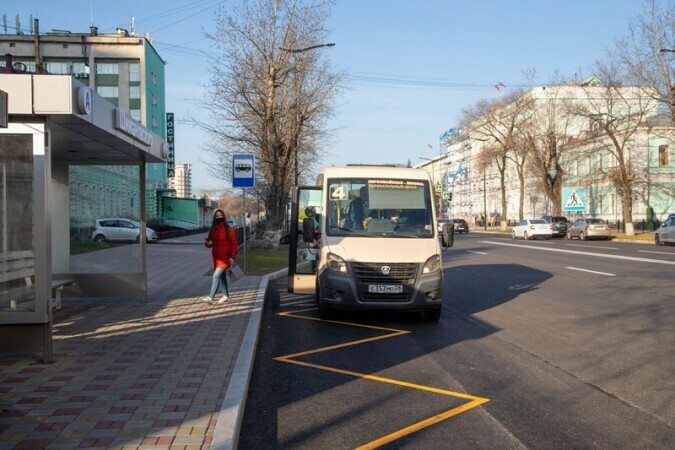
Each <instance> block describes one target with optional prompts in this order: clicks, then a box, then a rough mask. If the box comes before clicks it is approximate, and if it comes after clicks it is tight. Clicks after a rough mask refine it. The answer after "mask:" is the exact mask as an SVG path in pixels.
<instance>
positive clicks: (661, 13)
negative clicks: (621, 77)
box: [611, 0, 675, 124]
mask: <svg viewBox="0 0 675 450" xmlns="http://www.w3.org/2000/svg"><path fill="white" fill-rule="evenodd" d="M674 45H675V5H674V4H673V2H672V0H666V1H661V0H645V1H644V9H643V10H642V13H641V14H640V15H639V16H638V17H636V18H635V19H634V20H633V21H632V22H631V23H630V27H629V30H628V35H627V36H625V37H623V38H621V39H618V40H617V41H616V43H615V45H614V48H613V49H612V51H611V55H612V57H613V56H614V55H616V56H617V57H618V58H619V60H620V61H621V63H622V66H623V69H624V71H625V73H626V75H627V77H628V80H629V81H630V82H631V83H632V84H633V85H635V86H641V87H644V88H645V93H646V94H647V95H649V96H650V97H652V98H653V99H654V100H656V101H658V102H659V103H661V104H662V105H665V106H667V107H668V109H669V111H670V116H671V123H672V124H675V79H673V71H672V66H673V58H674V57H675V47H674Z"/></svg>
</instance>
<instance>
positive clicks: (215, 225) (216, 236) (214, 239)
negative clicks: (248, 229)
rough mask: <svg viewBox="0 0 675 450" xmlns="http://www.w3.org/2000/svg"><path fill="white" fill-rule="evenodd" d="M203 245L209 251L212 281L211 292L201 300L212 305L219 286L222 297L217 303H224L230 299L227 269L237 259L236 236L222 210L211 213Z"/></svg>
mask: <svg viewBox="0 0 675 450" xmlns="http://www.w3.org/2000/svg"><path fill="white" fill-rule="evenodd" d="M204 245H205V246H206V247H207V248H210V249H211V255H212V257H213V279H212V282H211V292H209V295H208V297H204V298H203V299H202V300H203V301H205V302H207V303H213V298H214V297H215V295H216V292H217V291H218V286H220V287H221V289H222V291H223V296H222V297H220V299H219V300H218V303H223V302H226V301H227V300H228V299H229V298H230V293H229V290H228V288H227V269H229V268H230V267H232V265H233V264H234V259H235V258H236V257H237V234H236V233H235V231H234V227H231V226H230V225H229V224H228V223H227V220H226V217H225V211H223V210H222V209H216V211H215V212H214V213H213V221H212V222H211V228H210V229H209V234H208V237H207V238H206V242H205V243H204Z"/></svg>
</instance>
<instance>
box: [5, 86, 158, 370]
mask: <svg viewBox="0 0 675 450" xmlns="http://www.w3.org/2000/svg"><path fill="white" fill-rule="evenodd" d="M0 91H1V92H0V102H2V103H3V104H2V105H0V116H2V117H0V222H1V226H0V233H1V234H0V245H1V246H2V256H1V257H0V357H2V356H3V355H4V356H8V355H9V356H13V355H38V356H41V357H42V359H43V360H44V361H46V362H49V361H51V360H52V308H53V305H54V302H53V299H54V298H55V297H56V298H60V296H61V295H62V291H63V290H64V289H65V290H66V291H67V293H68V295H69V296H73V297H109V298H115V297H127V298H128V297H132V298H143V299H144V298H145V296H146V291H147V270H146V252H145V245H146V243H145V240H144V239H140V244H139V245H128V246H126V247H127V248H126V249H122V250H118V252H117V255H118V256H117V257H118V258H119V259H120V260H121V261H123V264H121V265H118V266H109V267H106V266H105V265H101V266H97V267H96V268H95V270H88V269H91V268H90V267H81V266H78V264H77V262H76V261H75V260H74V258H73V255H71V251H70V242H71V236H70V234H71V233H70V229H71V225H70V221H71V207H70V198H71V189H72V184H71V180H70V174H71V173H72V172H71V168H72V167H73V166H80V165H89V166H106V167H108V166H110V167H117V166H131V167H135V168H136V169H135V170H137V173H138V177H137V180H138V191H139V192H140V195H139V201H138V204H137V209H138V213H139V217H140V223H141V230H140V236H145V198H146V195H145V173H146V171H145V166H146V164H147V163H161V162H165V161H166V156H167V146H166V143H165V142H164V141H163V140H162V139H161V138H160V137H159V136H157V135H155V134H153V133H152V132H150V131H149V130H148V129H146V128H145V127H143V126H142V125H141V124H140V123H138V122H136V121H135V120H133V119H132V118H131V117H130V116H129V114H128V113H127V112H126V111H124V110H122V109H120V108H118V107H117V106H115V105H114V104H112V103H110V102H109V101H107V100H106V99H104V98H103V97H100V96H99V95H98V94H96V93H95V92H94V91H93V90H92V89H91V88H90V87H88V86H85V85H84V84H82V83H80V82H79V81H77V80H76V79H75V78H73V77H70V76H61V75H35V74H0ZM5 94H6V95H5ZM94 195H95V194H94ZM101 201H103V200H102V199H101ZM104 206H105V205H103V207H104ZM102 209H103V210H104V209H105V208H102ZM89 266H91V264H90V265H89Z"/></svg>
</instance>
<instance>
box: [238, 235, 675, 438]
mask: <svg viewBox="0 0 675 450" xmlns="http://www.w3.org/2000/svg"><path fill="white" fill-rule="evenodd" d="M444 268H445V282H446V286H445V294H444V298H445V302H444V311H443V315H442V317H441V320H440V321H439V322H438V323H437V324H430V323H425V322H424V321H422V320H420V316H418V315H417V314H393V313H390V314H382V313H373V314H355V313H344V314H339V315H337V316H336V317H335V320H334V321H330V322H323V321H319V320H317V319H316V311H315V310H314V309H313V306H314V305H313V299H312V298H311V297H309V296H299V295H294V294H288V293H286V285H285V283H283V280H281V282H280V283H278V284H276V285H273V286H272V287H271V289H270V293H269V295H268V298H267V300H266V301H267V302H268V304H267V306H266V312H265V317H264V319H263V324H262V334H261V337H260V341H259V342H260V344H259V345H260V347H259V349H258V352H257V356H256V362H255V366H254V371H253V379H252V384H251V386H250V390H249V396H248V402H247V405H246V408H245V417H244V421H243V426H242V433H241V436H240V441H239V448H241V449H254V448H255V449H258V448H331V449H341V448H358V447H360V446H364V448H376V447H380V446H381V447H383V448H420V449H422V448H425V449H428V448H472V449H474V448H654V449H662V448H672V445H673V442H675V426H674V425H675V377H673V373H675V358H673V355H674V354H675V339H674V337H675V276H674V275H675V247H672V246H671V247H656V246H653V245H645V244H630V243H617V242H606V241H597V242H595V241H591V242H580V241H577V240H574V241H568V240H566V239H555V240H552V241H544V240H541V241H522V240H519V241H513V240H512V239H510V238H509V237H505V236H498V235H487V234H479V233H471V234H469V235H461V236H457V237H456V241H455V247H453V248H452V249H450V250H448V251H446V252H445V253H444Z"/></svg>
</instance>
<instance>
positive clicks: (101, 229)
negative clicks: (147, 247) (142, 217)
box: [91, 217, 157, 242]
mask: <svg viewBox="0 0 675 450" xmlns="http://www.w3.org/2000/svg"><path fill="white" fill-rule="evenodd" d="M94 222H95V226H94V230H93V231H92V232H91V238H92V239H93V240H94V241H99V242H100V241H133V242H139V241H140V235H141V224H140V223H139V222H136V221H135V220H131V219H125V218H122V217H111V218H107V219H96V220H95V221H94ZM145 240H146V242H157V233H156V232H155V230H153V229H152V228H150V227H145Z"/></svg>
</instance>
